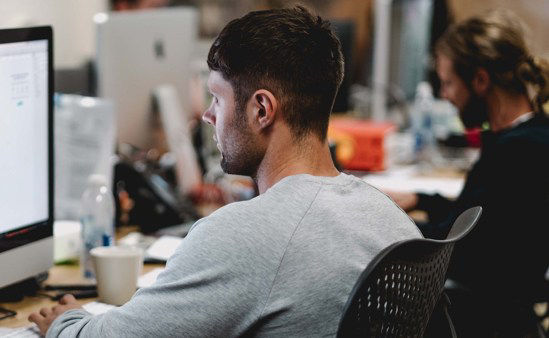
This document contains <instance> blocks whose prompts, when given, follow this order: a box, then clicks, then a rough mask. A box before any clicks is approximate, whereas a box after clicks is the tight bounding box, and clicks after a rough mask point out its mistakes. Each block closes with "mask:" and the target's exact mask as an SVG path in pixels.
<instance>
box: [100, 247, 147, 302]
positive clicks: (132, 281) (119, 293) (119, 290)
mask: <svg viewBox="0 0 549 338" xmlns="http://www.w3.org/2000/svg"><path fill="white" fill-rule="evenodd" d="M90 255H91V257H92V262H93V267H94V269H95V279H96V280H97V293H98V294H99V299H100V301H102V302H104V303H107V304H113V305H122V304H124V303H126V302H127V301H128V300H130V298H132V296H133V294H134V293H135V290H136V289H137V279H138V278H139V275H140V274H141V270H142V268H143V251H142V250H141V249H139V248H133V247H120V246H102V247H97V248H94V249H92V250H91V251H90Z"/></svg>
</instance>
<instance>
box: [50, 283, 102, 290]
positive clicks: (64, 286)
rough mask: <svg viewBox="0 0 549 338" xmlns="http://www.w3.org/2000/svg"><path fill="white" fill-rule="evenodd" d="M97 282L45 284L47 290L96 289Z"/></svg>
mask: <svg viewBox="0 0 549 338" xmlns="http://www.w3.org/2000/svg"><path fill="white" fill-rule="evenodd" d="M96 289H97V287H96V286H95V284H61V285H45V286H44V290H45V291H52V290H82V291H85V290H90V291H91V290H96Z"/></svg>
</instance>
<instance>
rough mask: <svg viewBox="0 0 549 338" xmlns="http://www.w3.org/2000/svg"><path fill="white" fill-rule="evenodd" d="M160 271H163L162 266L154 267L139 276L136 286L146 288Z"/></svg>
mask: <svg viewBox="0 0 549 338" xmlns="http://www.w3.org/2000/svg"><path fill="white" fill-rule="evenodd" d="M162 271H164V268H156V269H154V270H151V271H149V272H147V273H146V274H144V275H143V276H141V277H139V279H138V280H137V287H138V288H146V287H149V286H151V285H153V284H154V282H156V279H157V278H158V275H160V273H161V272H162Z"/></svg>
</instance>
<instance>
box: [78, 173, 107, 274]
mask: <svg viewBox="0 0 549 338" xmlns="http://www.w3.org/2000/svg"><path fill="white" fill-rule="evenodd" d="M80 209H81V210H80V222H81V223H82V254H81V260H80V266H81V269H82V274H83V276H84V278H86V279H93V278H95V274H94V271H93V266H92V262H91V256H90V250H91V249H93V248H95V247H98V246H110V245H112V244H113V238H114V198H113V195H112V192H111V191H110V189H109V188H108V184H107V179H106V178H105V176H103V175H91V176H90V177H89V178H88V185H87V187H86V190H85V191H84V194H83V195H82V201H81V206H80Z"/></svg>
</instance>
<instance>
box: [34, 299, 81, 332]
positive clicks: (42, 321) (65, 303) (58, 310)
mask: <svg viewBox="0 0 549 338" xmlns="http://www.w3.org/2000/svg"><path fill="white" fill-rule="evenodd" d="M81 308H82V307H81V306H80V304H78V302H77V301H76V299H75V298H74V296H73V295H69V294H67V295H64V296H63V298H61V299H60V300H59V304H58V305H56V306H54V307H52V308H51V309H50V308H47V307H43V308H41V309H40V312H34V313H32V314H31V315H30V316H29V321H31V322H34V323H36V325H38V328H39V329H40V334H42V335H45V334H46V332H47V331H48V329H49V328H50V325H51V323H53V321H54V320H55V318H57V317H59V316H60V315H61V314H63V313H64V312H65V311H68V310H72V309H81Z"/></svg>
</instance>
